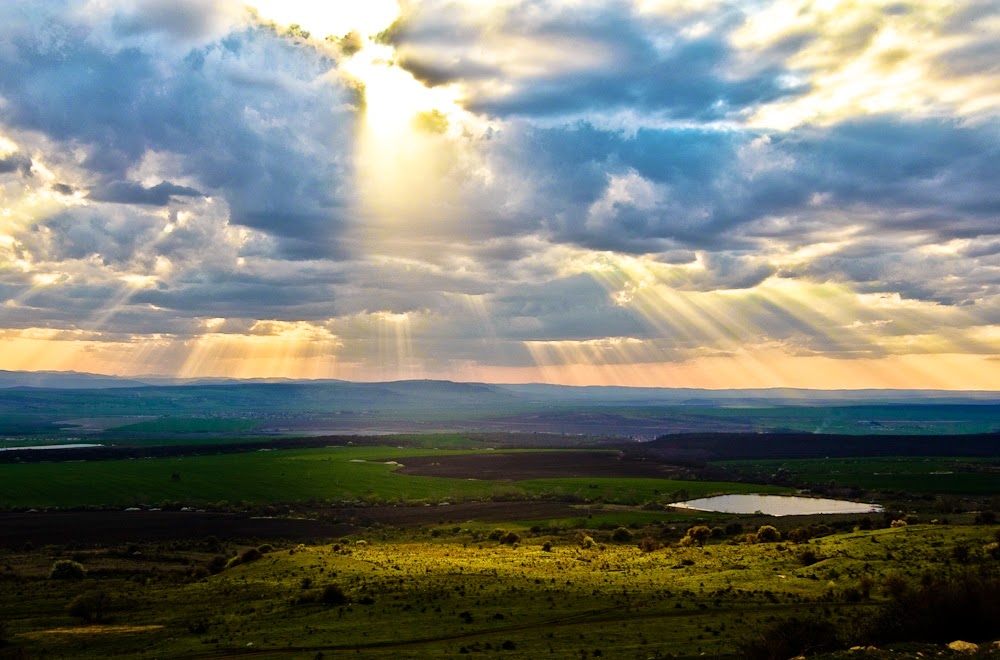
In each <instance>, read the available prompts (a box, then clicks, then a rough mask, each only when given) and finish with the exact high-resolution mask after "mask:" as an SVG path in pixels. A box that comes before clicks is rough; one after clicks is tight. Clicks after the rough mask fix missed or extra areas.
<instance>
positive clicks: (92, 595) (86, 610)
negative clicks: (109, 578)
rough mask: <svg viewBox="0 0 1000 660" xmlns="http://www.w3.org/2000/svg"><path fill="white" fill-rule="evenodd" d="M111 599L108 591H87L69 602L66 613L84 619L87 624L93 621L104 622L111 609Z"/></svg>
mask: <svg viewBox="0 0 1000 660" xmlns="http://www.w3.org/2000/svg"><path fill="white" fill-rule="evenodd" d="M110 605H111V597H110V596H109V595H108V593H107V592H106V591H102V590H100V589H97V590H94V591H87V592H85V593H82V594H80V595H79V596H77V597H76V598H74V599H73V600H71V601H70V602H69V605H67V606H66V613H67V614H69V615H70V616H75V617H77V618H79V619H83V620H84V621H86V622H87V623H90V622H91V621H95V622H98V623H99V622H101V621H104V615H105V613H106V612H107V611H108V609H110Z"/></svg>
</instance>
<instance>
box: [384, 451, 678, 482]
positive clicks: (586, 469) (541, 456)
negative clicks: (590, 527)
mask: <svg viewBox="0 0 1000 660" xmlns="http://www.w3.org/2000/svg"><path fill="white" fill-rule="evenodd" d="M398 472H400V473H401V474H412V475H420V476H426V477H451V478H455V479H490V480H509V481H522V480H525V479H550V478H552V479H558V478H570V477H626V478H627V477H636V478H649V479H683V478H686V477H688V476H690V475H689V472H690V471H689V470H687V469H686V468H683V467H679V466H677V465H670V464H667V463H662V462H659V461H655V460H643V458H641V457H639V458H631V457H628V456H626V455H623V454H622V453H619V452H611V451H593V452H587V451H572V452H567V451H553V452H537V451H535V452H530V453H528V452H526V453H509V454H508V453H496V454H492V453H479V454H458V455H450V456H449V455H444V456H414V457H410V458H407V459H406V463H405V465H404V466H403V467H401V468H399V470H398Z"/></svg>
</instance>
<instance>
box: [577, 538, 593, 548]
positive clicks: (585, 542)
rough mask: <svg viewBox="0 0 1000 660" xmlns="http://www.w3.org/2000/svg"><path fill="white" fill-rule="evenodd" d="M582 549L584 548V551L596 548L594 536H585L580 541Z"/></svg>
mask: <svg viewBox="0 0 1000 660" xmlns="http://www.w3.org/2000/svg"><path fill="white" fill-rule="evenodd" d="M580 547H581V548H584V549H590V548H593V547H594V537H592V536H586V535H585V536H584V537H583V538H582V539H580Z"/></svg>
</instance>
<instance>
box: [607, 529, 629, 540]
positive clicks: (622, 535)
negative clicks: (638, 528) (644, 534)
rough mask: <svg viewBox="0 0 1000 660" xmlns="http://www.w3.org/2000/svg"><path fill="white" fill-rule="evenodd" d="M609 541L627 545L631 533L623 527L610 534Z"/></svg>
mask: <svg viewBox="0 0 1000 660" xmlns="http://www.w3.org/2000/svg"><path fill="white" fill-rule="evenodd" d="M611 540H612V541H614V542H615V543H628V542H629V541H631V540H632V532H630V531H629V530H627V529H626V528H624V527H619V528H618V529H616V530H615V531H613V532H611Z"/></svg>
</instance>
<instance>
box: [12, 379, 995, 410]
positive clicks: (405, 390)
mask: <svg viewBox="0 0 1000 660" xmlns="http://www.w3.org/2000/svg"><path fill="white" fill-rule="evenodd" d="M248 386H257V387H264V388H268V387H276V388H278V389H282V388H286V387H294V388H296V390H298V391H302V392H304V391H307V390H311V389H316V390H327V391H330V390H335V391H337V392H338V394H341V395H344V394H348V393H352V394H357V395H360V396H366V395H376V396H377V397H378V398H390V399H393V398H397V397H403V398H405V397H408V396H413V395H419V396H420V397H421V398H428V397H429V398H435V397H459V398H465V397H473V398H475V397H476V396H482V397H483V403H488V402H489V400H490V399H491V398H494V397H496V398H499V399H502V400H505V401H513V400H520V401H523V402H525V403H532V404H539V403H546V402H558V403H561V404H588V403H597V402H600V403H602V404H605V405H608V404H615V403H621V404H628V405H642V404H643V403H649V404H650V405H659V404H664V403H669V404H675V405H677V404H682V405H692V406H697V405H720V404H723V405H741V404H745V405H754V404H757V403H761V402H781V403H782V404H784V405H795V404H796V403H802V404H803V405H816V404H823V403H830V404H836V403H862V404H863V403H866V402H872V403H880V404H887V403H893V402H900V403H935V402H937V403H948V402H964V403H979V402H982V403H1000V391H951V390H878V389H869V390H806V389H793V388H769V389H732V390H707V389H693V388H655V387H626V386H601V385H593V386H573V385H552V384H545V383H525V384H516V385H509V384H496V383H467V382H455V381H450V380H397V381H384V382H368V381H347V380H338V379H318V380H302V379H290V378H249V379H237V378H173V377H168V376H140V377H135V378H125V377H121V376H110V375H105V374H92V373H83V372H76V371H6V370H0V390H4V389H6V390H10V389H17V388H35V389H53V390H97V389H135V388H181V389H183V388H211V389H213V390H217V389H223V388H234V389H236V390H240V389H245V388H247V387H248Z"/></svg>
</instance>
